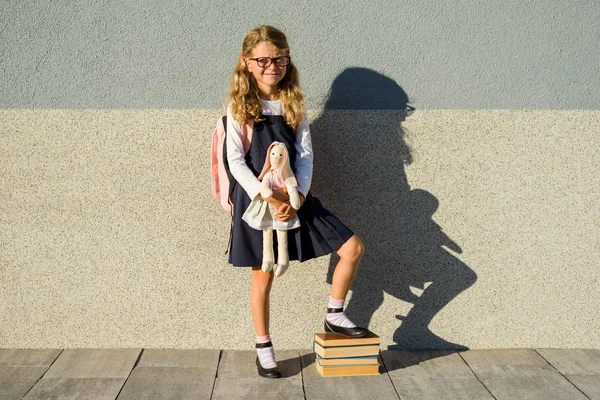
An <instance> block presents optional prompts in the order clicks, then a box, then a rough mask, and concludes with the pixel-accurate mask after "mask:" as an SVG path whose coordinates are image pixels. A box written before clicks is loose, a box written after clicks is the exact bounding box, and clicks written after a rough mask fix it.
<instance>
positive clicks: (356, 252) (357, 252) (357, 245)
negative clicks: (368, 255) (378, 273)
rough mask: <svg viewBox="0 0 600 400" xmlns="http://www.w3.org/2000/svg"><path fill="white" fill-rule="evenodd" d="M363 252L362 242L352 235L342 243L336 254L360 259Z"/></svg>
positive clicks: (351, 258)
mask: <svg viewBox="0 0 600 400" xmlns="http://www.w3.org/2000/svg"><path fill="white" fill-rule="evenodd" d="M364 252H365V246H364V245H363V242H362V241H361V240H360V239H359V238H358V236H356V235H354V236H352V237H351V238H350V239H348V240H347V241H346V243H344V244H343V246H342V247H341V248H340V250H339V251H338V255H339V256H340V257H341V258H345V259H349V260H360V259H361V258H362V256H363V254H364Z"/></svg>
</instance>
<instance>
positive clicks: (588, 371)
mask: <svg viewBox="0 0 600 400" xmlns="http://www.w3.org/2000/svg"><path fill="white" fill-rule="evenodd" d="M537 352H538V353H540V354H541V356H542V357H544V358H545V359H546V361H548V362H549V363H550V364H552V366H553V367H554V368H556V369H557V370H558V371H559V372H560V373H561V374H563V375H564V376H565V377H566V378H567V379H568V380H569V382H571V383H572V384H573V385H575V386H577V388H578V389H579V390H581V391H582V392H583V393H584V394H585V395H586V396H587V397H589V398H590V399H597V400H600V350H592V349H577V350H571V349H538V350H537Z"/></svg>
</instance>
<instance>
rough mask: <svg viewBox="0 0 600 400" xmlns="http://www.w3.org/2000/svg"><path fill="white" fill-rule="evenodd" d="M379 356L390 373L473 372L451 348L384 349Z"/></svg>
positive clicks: (452, 373) (470, 374) (464, 373)
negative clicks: (428, 349)
mask: <svg viewBox="0 0 600 400" xmlns="http://www.w3.org/2000/svg"><path fill="white" fill-rule="evenodd" d="M381 357H382V359H383V362H384V363H385V368H386V369H387V371H388V373H390V375H395V376H400V375H402V376H420V375H426V376H429V375H435V376H457V375H466V376H472V375H473V373H472V372H471V370H470V369H469V367H468V366H467V365H466V363H465V362H464V361H463V359H462V358H460V357H459V356H458V355H457V354H456V352H455V351H452V350H432V351H426V350H420V351H419V350H413V351H403V350H384V351H382V352H381Z"/></svg>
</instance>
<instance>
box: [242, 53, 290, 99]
mask: <svg viewBox="0 0 600 400" xmlns="http://www.w3.org/2000/svg"><path fill="white" fill-rule="evenodd" d="M278 57H287V50H282V49H279V48H277V47H275V46H274V45H273V44H272V43H270V42H262V43H260V44H259V45H257V46H256V47H255V48H254V49H253V50H252V55H250V56H246V59H245V62H246V67H247V68H248V71H249V72H250V73H251V74H252V76H254V79H256V83H257V84H258V88H259V89H260V91H261V92H262V93H264V94H274V93H277V89H278V88H279V82H281V80H282V79H283V77H284V76H285V73H286V71H287V66H284V67H281V66H279V65H278V63H277V62H275V61H273V59H274V58H278ZM261 58H268V60H266V66H261V65H259V64H263V63H264V61H265V60H256V59H261ZM282 61H285V60H281V59H280V60H279V63H280V64H281V63H283V64H285V62H282Z"/></svg>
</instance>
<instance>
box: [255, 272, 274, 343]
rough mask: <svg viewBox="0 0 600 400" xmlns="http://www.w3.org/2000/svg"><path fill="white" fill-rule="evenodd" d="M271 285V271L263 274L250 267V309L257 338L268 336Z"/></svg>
mask: <svg viewBox="0 0 600 400" xmlns="http://www.w3.org/2000/svg"><path fill="white" fill-rule="evenodd" d="M272 284H273V271H271V272H266V273H265V272H263V271H262V269H261V267H252V287H251V289H250V309H251V310H252V320H253V321H254V329H255V330H256V335H257V336H264V335H268V334H269V309H270V302H269V298H270V293H271V285H272Z"/></svg>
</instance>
